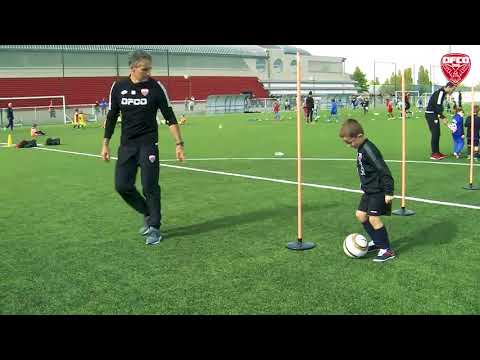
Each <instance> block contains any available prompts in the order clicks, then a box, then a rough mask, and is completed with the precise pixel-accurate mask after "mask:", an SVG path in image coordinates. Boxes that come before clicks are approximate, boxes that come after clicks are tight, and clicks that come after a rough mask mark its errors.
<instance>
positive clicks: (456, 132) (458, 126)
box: [448, 107, 465, 159]
mask: <svg viewBox="0 0 480 360" xmlns="http://www.w3.org/2000/svg"><path fill="white" fill-rule="evenodd" d="M454 111H455V115H454V116H453V119H452V122H451V123H450V124H448V127H449V128H450V130H452V138H453V156H455V158H457V159H459V158H460V155H461V153H462V150H463V147H464V146H465V142H464V140H463V139H464V138H465V135H464V133H463V116H464V114H463V109H462V108H461V107H455V108H454Z"/></svg>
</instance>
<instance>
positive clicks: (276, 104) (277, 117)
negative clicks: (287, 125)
mask: <svg viewBox="0 0 480 360" xmlns="http://www.w3.org/2000/svg"><path fill="white" fill-rule="evenodd" d="M273 113H274V114H275V117H274V118H275V120H280V103H279V102H278V100H275V101H274V102H273Z"/></svg>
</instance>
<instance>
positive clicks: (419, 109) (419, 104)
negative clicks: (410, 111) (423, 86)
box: [417, 96, 423, 111]
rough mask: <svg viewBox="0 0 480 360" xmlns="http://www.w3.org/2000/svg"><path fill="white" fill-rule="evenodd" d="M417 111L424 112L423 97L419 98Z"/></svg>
mask: <svg viewBox="0 0 480 360" xmlns="http://www.w3.org/2000/svg"><path fill="white" fill-rule="evenodd" d="M417 109H418V111H423V100H422V97H421V96H419V97H418V101H417Z"/></svg>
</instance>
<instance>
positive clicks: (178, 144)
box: [176, 141, 185, 146]
mask: <svg viewBox="0 0 480 360" xmlns="http://www.w3.org/2000/svg"><path fill="white" fill-rule="evenodd" d="M176 145H177V146H184V145H185V143H184V142H183V141H180V142H178V143H177V144H176Z"/></svg>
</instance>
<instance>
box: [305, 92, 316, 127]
mask: <svg viewBox="0 0 480 360" xmlns="http://www.w3.org/2000/svg"><path fill="white" fill-rule="evenodd" d="M305 105H306V106H307V123H311V122H312V121H313V108H314V106H315V101H314V99H313V95H312V92H311V91H310V92H309V93H308V96H307V99H306V100H305Z"/></svg>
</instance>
